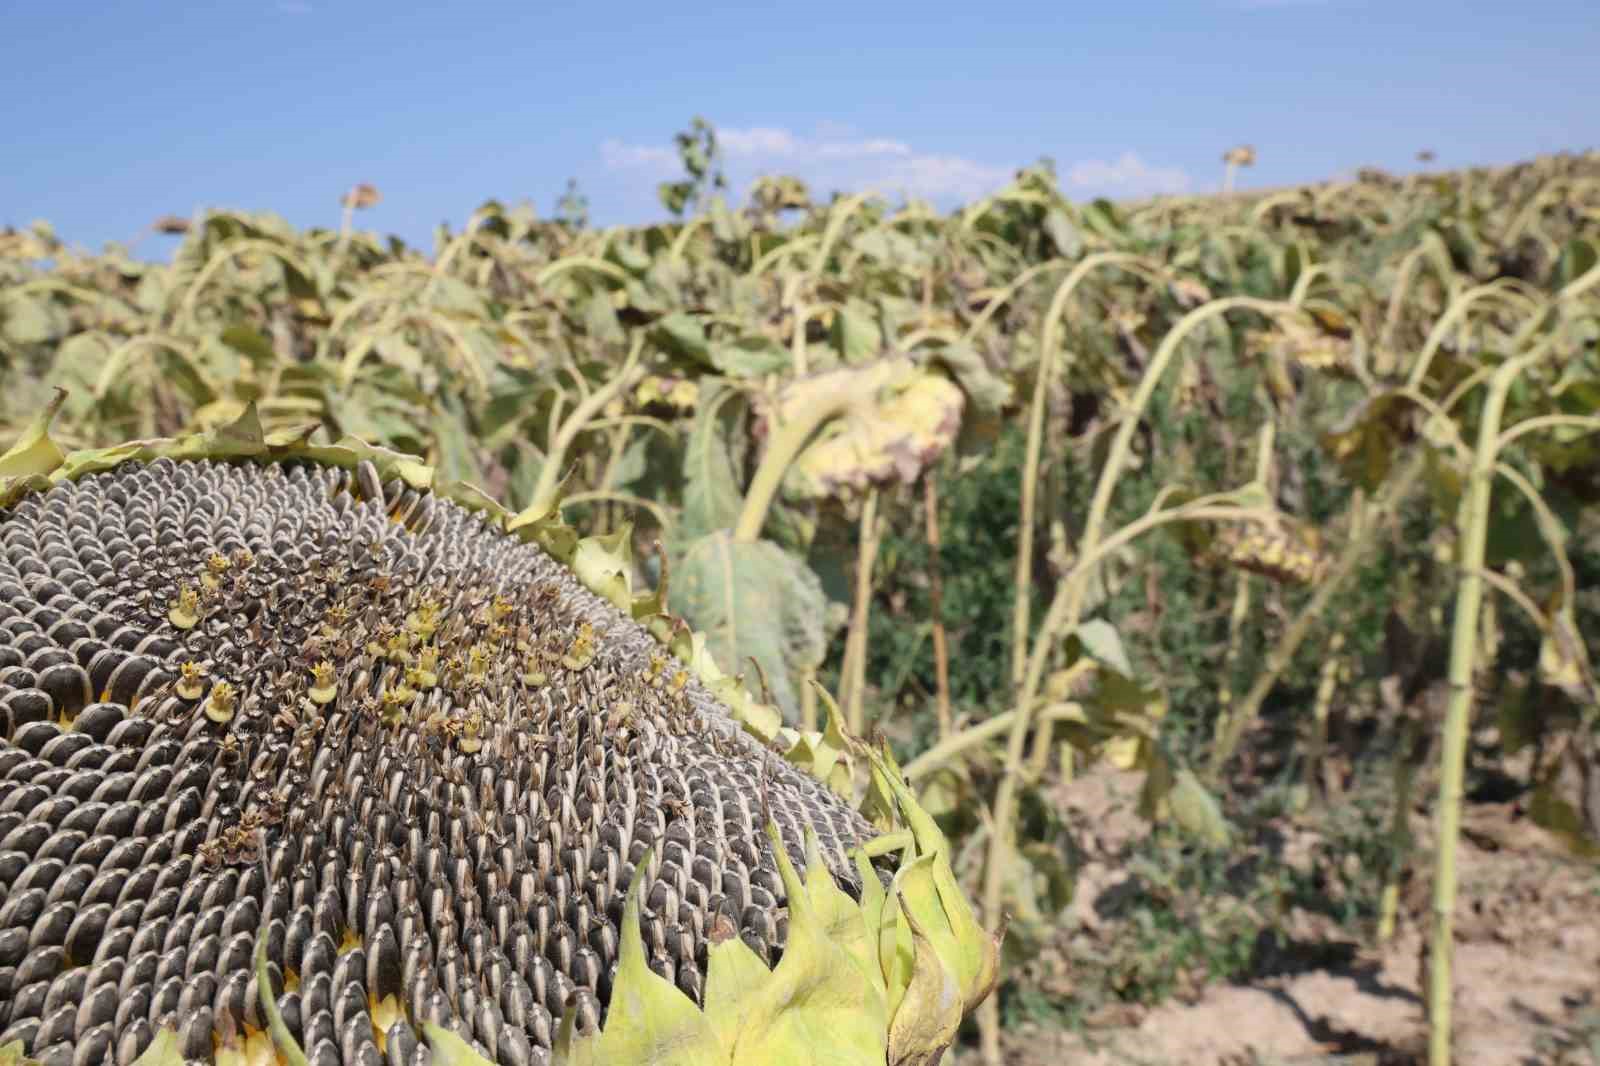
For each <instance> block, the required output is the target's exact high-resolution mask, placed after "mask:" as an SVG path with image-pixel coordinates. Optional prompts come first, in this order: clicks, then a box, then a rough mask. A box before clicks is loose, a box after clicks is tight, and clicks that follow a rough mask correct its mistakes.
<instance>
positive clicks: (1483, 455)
mask: <svg viewBox="0 0 1600 1066" xmlns="http://www.w3.org/2000/svg"><path fill="white" fill-rule="evenodd" d="M1546 351H1547V349H1545V348H1543V347H1541V348H1540V350H1538V351H1536V352H1533V353H1531V354H1528V355H1524V356H1520V357H1518V358H1516V359H1511V360H1508V361H1507V362H1505V363H1504V364H1502V365H1501V366H1500V368H1499V369H1497V370H1496V371H1495V372H1494V376H1493V377H1491V378H1490V380H1489V392H1488V396H1487V397H1486V398H1485V401H1484V406H1483V414H1482V416H1481V418H1480V420H1479V423H1478V443H1477V447H1476V448H1474V449H1473V456H1472V469H1471V472H1470V473H1469V474H1468V488H1467V493H1466V495H1465V496H1463V497H1462V500H1461V508H1460V510H1459V512H1458V514H1457V521H1456V529H1457V537H1458V538H1459V542H1460V544H1461V549H1460V552H1461V553H1460V557H1459V560H1458V562H1459V566H1460V577H1459V579H1458V580H1457V583H1456V605H1455V614H1454V618H1453V627H1452V629H1451V634H1450V674H1449V679H1450V701H1449V704H1448V706H1447V708H1446V710H1445V722H1444V737H1443V744H1442V751H1441V753H1440V757H1439V758H1440V767H1439V800H1438V803H1439V813H1438V826H1439V828H1438V835H1439V848H1438V853H1437V855H1436V857H1435V866H1434V880H1433V941H1432V949H1431V952H1430V959H1429V973H1428V1030H1429V1031H1428V1061H1429V1063H1430V1064H1431V1066H1449V1063H1450V1051H1451V1049H1450V1037H1451V1025H1450V1022H1451V983H1450V974H1451V965H1452V961H1453V960H1452V954H1453V950H1454V946H1455V908H1456V845H1457V838H1458V836H1459V835H1460V831H1461V804H1462V799H1463V796H1464V793H1465V781H1466V762H1467V739H1468V732H1469V727H1470V725H1471V716H1472V698H1473V690H1472V677H1473V671H1474V669H1475V667H1476V656H1477V645H1478V641H1477V634H1478V624H1479V622H1478V616H1479V613H1480V611H1481V610H1482V607H1483V588H1484V584H1485V580H1484V569H1485V568H1484V557H1485V554H1486V546H1487V543H1488V535H1489V505H1490V498H1491V495H1492V490H1493V487H1494V477H1495V472H1496V469H1497V467H1498V466H1499V456H1500V449H1501V448H1502V447H1504V446H1505V445H1506V444H1507V443H1508V441H1509V440H1515V439H1516V438H1517V437H1518V436H1520V435H1521V433H1520V432H1519V430H1521V426H1522V425H1523V424H1522V423H1519V424H1518V425H1517V426H1513V427H1512V428H1511V429H1510V430H1508V431H1507V432H1506V434H1505V435H1503V436H1502V434H1501V432H1500V422H1501V419H1502V417H1503V416H1504V414H1505V406H1506V399H1507V397H1508V396H1509V394H1510V392H1511V386H1512V385H1513V384H1514V383H1515V381H1516V379H1517V377H1518V376H1519V375H1521V374H1522V372H1523V371H1524V370H1527V369H1528V368H1529V367H1531V366H1533V365H1534V364H1535V363H1537V362H1538V361H1539V360H1540V359H1542V358H1543V357H1544V355H1545V354H1546ZM1550 424H1552V423H1550V422H1548V421H1544V422H1541V423H1540V428H1543V427H1544V426H1547V425H1550Z"/></svg>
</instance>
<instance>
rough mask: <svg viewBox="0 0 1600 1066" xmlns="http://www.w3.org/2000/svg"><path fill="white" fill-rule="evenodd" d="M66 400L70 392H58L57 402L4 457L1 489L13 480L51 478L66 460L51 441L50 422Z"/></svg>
mask: <svg viewBox="0 0 1600 1066" xmlns="http://www.w3.org/2000/svg"><path fill="white" fill-rule="evenodd" d="M66 400H67V391H66V390H65V389H57V390H56V396H55V399H53V400H51V401H50V403H49V405H48V406H47V407H45V409H44V410H43V411H40V412H39V415H38V417H37V418H35V419H34V420H33V421H32V422H31V423H29V425H28V428H27V429H25V430H23V431H22V437H21V438H20V439H19V440H18V441H17V442H16V443H15V444H13V445H12V446H11V448H10V450H9V451H7V452H6V453H5V454H4V455H0V486H3V485H4V484H5V483H6V482H7V481H9V480H11V479H12V478H24V477H31V476H33V475H35V474H48V473H50V472H51V471H52V470H54V469H55V468H56V467H58V466H60V465H61V460H62V459H64V458H66V456H65V455H64V454H63V453H62V451H61V449H60V448H59V447H57V446H56V442H55V441H53V440H51V439H50V422H51V420H52V419H53V418H55V416H56V412H57V411H59V410H61V405H62V404H63V403H65V402H66Z"/></svg>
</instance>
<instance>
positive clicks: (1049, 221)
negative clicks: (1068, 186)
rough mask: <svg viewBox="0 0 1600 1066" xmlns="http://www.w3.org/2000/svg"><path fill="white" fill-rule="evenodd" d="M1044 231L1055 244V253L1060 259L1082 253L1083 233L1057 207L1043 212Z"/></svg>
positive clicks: (1075, 257)
mask: <svg viewBox="0 0 1600 1066" xmlns="http://www.w3.org/2000/svg"><path fill="white" fill-rule="evenodd" d="M1044 232H1045V235H1046V236H1048V237H1049V238H1050V243H1051V244H1053V245H1055V246H1056V255H1058V256H1060V257H1061V258H1062V259H1077V258H1078V257H1079V256H1081V255H1082V254H1083V234H1081V233H1080V232H1078V227H1077V226H1076V225H1075V224H1074V223H1073V221H1072V220H1071V219H1070V218H1068V217H1067V213H1066V212H1065V211H1063V210H1061V209H1060V208H1059V207H1053V208H1051V209H1050V210H1049V211H1047V212H1045V216H1044Z"/></svg>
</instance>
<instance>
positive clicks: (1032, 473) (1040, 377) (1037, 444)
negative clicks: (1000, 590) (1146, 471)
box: [1011, 252, 1157, 689]
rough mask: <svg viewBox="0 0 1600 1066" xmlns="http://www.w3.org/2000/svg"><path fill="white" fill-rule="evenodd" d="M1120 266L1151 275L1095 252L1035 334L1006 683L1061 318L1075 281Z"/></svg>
mask: <svg viewBox="0 0 1600 1066" xmlns="http://www.w3.org/2000/svg"><path fill="white" fill-rule="evenodd" d="M1103 266H1114V267H1122V268H1123V269H1125V270H1128V271H1129V272H1130V273H1134V274H1140V275H1145V274H1146V273H1147V272H1148V274H1150V275H1154V274H1155V273H1156V269H1157V268H1156V267H1155V266H1154V265H1153V264H1151V263H1148V262H1146V261H1144V260H1143V259H1141V258H1140V257H1139V256H1136V255H1133V254H1131V253H1128V252H1097V253H1095V254H1094V255H1091V256H1089V257H1088V258H1086V259H1084V261H1083V262H1081V263H1079V264H1078V265H1077V266H1075V267H1073V268H1072V270H1071V272H1070V273H1068V274H1067V276H1066V277H1065V278H1063V279H1061V284H1060V285H1058V286H1056V291H1055V295H1054V296H1053V297H1052V298H1051V300H1050V307H1049V309H1048V310H1046V311H1045V314H1044V329H1043V331H1042V332H1041V333H1040V335H1039V372H1038V373H1037V374H1036V375H1035V376H1034V381H1033V402H1032V404H1031V406H1030V408H1029V411H1028V445H1027V451H1026V454H1025V457H1024V459H1023V463H1022V502H1021V506H1020V510H1021V514H1020V516H1019V517H1018V520H1017V522H1018V524H1017V570H1016V578H1015V583H1014V593H1013V596H1012V608H1011V611H1012V614H1011V687H1012V688H1013V689H1015V688H1016V686H1017V685H1018V684H1019V683H1020V682H1021V681H1022V674H1023V671H1024V670H1025V669H1027V663H1028V615H1029V613H1030V604H1029V596H1028V592H1029V588H1030V586H1031V585H1032V583H1033V518H1034V511H1035V508H1036V506H1037V504H1036V501H1037V496H1038V492H1039V462H1040V455H1041V453H1042V452H1043V450H1044V415H1045V408H1046V407H1047V406H1048V403H1049V398H1050V384H1051V376H1052V374H1053V373H1054V370H1055V363H1056V355H1055V352H1056V339H1057V334H1058V333H1059V332H1060V329H1061V318H1062V315H1063V314H1064V313H1065V311H1066V309H1067V301H1068V300H1070V299H1071V298H1072V294H1073V292H1074V290H1076V289H1077V287H1078V285H1079V283H1080V282H1082V281H1083V279H1084V278H1086V277H1088V276H1089V274H1090V273H1091V272H1093V271H1094V270H1095V269H1096V268H1098V267H1103ZM1071 365H1072V353H1071V352H1064V353H1062V365H1061V372H1062V373H1063V374H1064V373H1066V371H1067V369H1068V368H1069V367H1070V366H1071Z"/></svg>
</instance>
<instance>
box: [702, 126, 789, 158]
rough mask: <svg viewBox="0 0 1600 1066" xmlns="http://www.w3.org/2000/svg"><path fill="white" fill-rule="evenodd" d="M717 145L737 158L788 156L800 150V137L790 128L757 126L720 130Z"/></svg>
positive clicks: (725, 153) (727, 153)
mask: <svg viewBox="0 0 1600 1066" xmlns="http://www.w3.org/2000/svg"><path fill="white" fill-rule="evenodd" d="M717 145H718V146H719V147H720V148H721V149H722V151H723V154H724V155H727V156H729V157H732V158H736V159H737V158H754V159H759V158H762V157H769V156H776V157H779V158H787V157H789V156H792V155H794V154H795V153H796V152H798V151H799V150H800V139H799V138H798V137H796V136H795V135H794V134H792V133H790V132H789V131H788V130H784V129H775V128H773V127H771V126H755V127H752V128H751V129H747V130H741V129H726V130H718V131H717Z"/></svg>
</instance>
